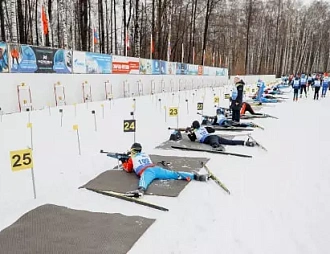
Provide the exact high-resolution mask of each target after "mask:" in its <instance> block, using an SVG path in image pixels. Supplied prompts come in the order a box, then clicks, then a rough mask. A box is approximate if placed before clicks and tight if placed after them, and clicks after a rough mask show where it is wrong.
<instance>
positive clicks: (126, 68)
mask: <svg viewBox="0 0 330 254" xmlns="http://www.w3.org/2000/svg"><path fill="white" fill-rule="evenodd" d="M139 65H140V63H139V58H135V57H125V56H112V73H113V74H139Z"/></svg>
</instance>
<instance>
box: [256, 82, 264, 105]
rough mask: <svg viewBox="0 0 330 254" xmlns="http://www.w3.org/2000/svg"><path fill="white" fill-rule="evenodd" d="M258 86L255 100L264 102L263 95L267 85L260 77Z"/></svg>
mask: <svg viewBox="0 0 330 254" xmlns="http://www.w3.org/2000/svg"><path fill="white" fill-rule="evenodd" d="M257 87H258V92H257V97H256V99H255V100H256V101H258V102H260V103H262V96H263V94H264V92H265V88H266V85H265V83H264V82H263V81H262V80H261V79H258V83H257Z"/></svg>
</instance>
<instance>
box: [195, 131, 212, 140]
mask: <svg viewBox="0 0 330 254" xmlns="http://www.w3.org/2000/svg"><path fill="white" fill-rule="evenodd" d="M195 135H196V137H197V141H199V142H200V143H203V142H204V140H205V138H206V137H207V136H209V133H208V132H207V130H206V129H205V128H204V127H200V128H199V129H197V130H195Z"/></svg>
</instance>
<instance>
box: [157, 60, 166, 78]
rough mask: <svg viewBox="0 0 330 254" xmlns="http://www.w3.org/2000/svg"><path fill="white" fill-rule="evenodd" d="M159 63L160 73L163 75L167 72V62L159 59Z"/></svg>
mask: <svg viewBox="0 0 330 254" xmlns="http://www.w3.org/2000/svg"><path fill="white" fill-rule="evenodd" d="M159 64H160V74H162V75H164V74H166V73H167V64H166V61H159Z"/></svg>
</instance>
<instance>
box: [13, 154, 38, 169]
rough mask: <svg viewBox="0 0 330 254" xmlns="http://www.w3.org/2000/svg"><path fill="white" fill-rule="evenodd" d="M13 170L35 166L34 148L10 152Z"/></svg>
mask: <svg viewBox="0 0 330 254" xmlns="http://www.w3.org/2000/svg"><path fill="white" fill-rule="evenodd" d="M10 161H11V170H12V171H20V170H24V169H30V168H33V156H32V149H24V150H17V151H11V152H10Z"/></svg>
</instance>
